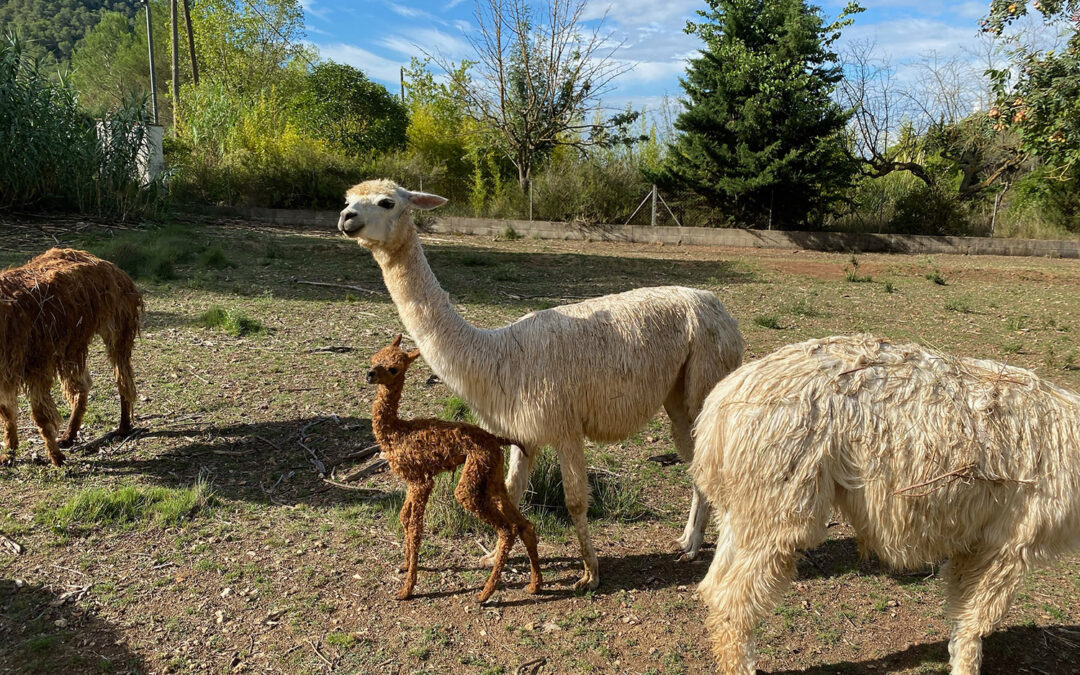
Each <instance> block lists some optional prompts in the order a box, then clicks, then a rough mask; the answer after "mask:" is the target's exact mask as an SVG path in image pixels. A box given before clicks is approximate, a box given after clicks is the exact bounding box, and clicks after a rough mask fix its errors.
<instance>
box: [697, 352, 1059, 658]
mask: <svg viewBox="0 0 1080 675" xmlns="http://www.w3.org/2000/svg"><path fill="white" fill-rule="evenodd" d="M695 434H696V438H697V446H696V455H695V457H694V462H693V466H692V473H693V475H694V479H695V481H696V483H697V485H698V487H700V488H701V490H702V492H704V494H705V495H706V497H707V498H708V499H709V500H710V501H711V502H712V505H713V507H715V509H716V520H717V523H718V526H719V530H720V532H719V535H718V541H717V547H716V555H715V557H714V558H713V562H712V565H711V566H710V568H709V572H708V574H707V575H706V576H705V579H704V581H702V582H701V587H700V590H701V594H702V596H703V597H704V599H705V602H706V604H708V606H709V618H708V620H707V626H708V628H709V630H710V632H711V633H712V641H713V648H714V650H715V652H716V656H717V659H718V661H719V665H720V670H721V672H724V673H738V674H739V675H742V674H744V673H753V672H754V666H753V654H752V644H751V635H752V631H753V630H754V626H755V625H756V624H757V622H758V620H759V619H761V618H762V616H763V615H764V614H766V613H767V612H769V611H770V610H771V609H772V608H773V606H774V605H775V604H776V602H777V601H778V599H779V597H780V595H781V594H782V593H783V591H784V589H785V587H786V586H787V584H788V581H789V580H790V578H791V575H792V573H793V572H794V569H795V563H794V561H795V555H796V553H795V552H796V550H798V549H809V548H813V547H814V546H817V545H818V544H820V543H821V542H822V541H824V539H825V527H826V523H827V520H828V518H829V514H830V511H831V510H832V508H833V507H834V506H835V507H837V508H839V510H840V512H841V513H842V514H843V515H844V516H845V517H846V518H847V519H848V520H849V522H850V523H851V524H852V526H853V527H854V528H855V531H856V533H857V535H858V537H859V539H860V543H861V545H862V547H863V548H864V549H869V550H872V551H874V552H876V553H877V554H878V555H879V556H880V557H881V559H882V560H883V561H884V562H886V563H887V564H890V565H892V566H895V567H900V568H905V567H912V566H915V565H920V564H925V563H927V562H931V561H937V560H941V559H944V558H948V559H949V563H948V565H947V567H946V569H945V578H946V582H947V591H948V616H949V617H950V619H951V620H952V621H953V622H954V628H953V632H952V639H951V640H950V642H949V654H950V661H949V662H950V664H951V666H952V672H953V675H972V674H974V673H977V672H978V671H979V666H980V663H981V661H982V637H983V636H985V635H987V634H989V633H990V632H991V631H992V630H993V629H994V627H995V626H996V625H997V623H998V621H999V620H1000V619H1001V617H1002V615H1004V613H1005V610H1006V609H1007V608H1008V606H1009V603H1010V601H1011V599H1012V596H1013V593H1014V592H1015V590H1016V588H1017V585H1018V584H1019V582H1020V578H1021V576H1022V575H1023V573H1024V572H1025V571H1026V570H1028V569H1030V568H1031V567H1033V566H1035V565H1038V564H1042V563H1045V562H1047V561H1049V560H1051V559H1052V558H1054V557H1055V556H1057V555H1060V554H1061V553H1063V552H1065V551H1067V550H1070V549H1071V548H1073V547H1074V546H1075V545H1077V544H1078V543H1080V396H1077V395H1076V394H1073V393H1070V392H1068V391H1065V390H1063V389H1060V388H1058V387H1056V386H1054V385H1052V384H1050V383H1048V382H1044V381H1042V380H1040V379H1039V378H1038V377H1036V376H1035V375H1033V374H1032V373H1030V372H1029V371H1026V370H1021V369H1019V368H1011V367H1009V366H1005V365H1002V364H999V363H995V362H993V361H976V360H973V359H955V358H950V357H947V356H943V355H940V354H936V353H933V352H930V351H927V350H925V349H923V348H921V347H918V346H915V345H893V344H891V343H889V342H887V341H884V340H880V339H877V338H874V337H870V336H865V335H861V336H855V337H833V338H825V339H821V340H811V341H809V342H804V343H802V344H796V345H791V346H788V347H784V348H783V349H780V350H779V351H777V352H775V353H773V354H771V355H769V356H766V357H765V358H763V359H761V360H759V361H756V362H754V363H750V364H748V365H746V366H743V367H742V368H740V369H739V370H737V371H735V372H734V373H732V374H731V375H730V376H729V377H727V378H726V379H725V380H724V381H723V382H721V383H720V384H719V385H717V387H716V388H715V389H713V391H712V393H711V394H709V397H708V399H707V400H706V401H705V407H704V409H703V410H702V412H701V415H700V416H699V417H698V420H697V423H696V426H695Z"/></svg>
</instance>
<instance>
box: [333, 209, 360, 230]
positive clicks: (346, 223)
mask: <svg viewBox="0 0 1080 675" xmlns="http://www.w3.org/2000/svg"><path fill="white" fill-rule="evenodd" d="M356 216H357V213H356V211H353V210H351V209H346V210H344V211H342V212H341V216H340V217H339V218H338V224H337V228H338V230H339V231H341V232H344V233H349V232H356V231H357V230H359V229H360V228H361V227H363V226H364V224H363V223H361V222H359V221H357V220H356Z"/></svg>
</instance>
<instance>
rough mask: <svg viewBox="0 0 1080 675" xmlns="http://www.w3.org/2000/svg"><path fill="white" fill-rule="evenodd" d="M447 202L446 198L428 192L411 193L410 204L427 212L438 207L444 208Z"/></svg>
mask: <svg viewBox="0 0 1080 675" xmlns="http://www.w3.org/2000/svg"><path fill="white" fill-rule="evenodd" d="M446 201H447V199H446V197H440V196H439V195H433V194H428V193H427V192H410V193H409V204H410V205H412V207H413V208H415V209H420V210H422V211H427V210H429V209H433V208H435V207H437V206H442V205H443V204H445V203H446Z"/></svg>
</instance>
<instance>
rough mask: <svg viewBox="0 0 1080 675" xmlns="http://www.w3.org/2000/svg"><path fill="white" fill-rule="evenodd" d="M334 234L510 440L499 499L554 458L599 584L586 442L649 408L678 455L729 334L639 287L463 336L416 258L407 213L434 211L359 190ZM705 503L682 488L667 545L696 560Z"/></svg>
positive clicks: (728, 326)
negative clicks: (375, 272)
mask: <svg viewBox="0 0 1080 675" xmlns="http://www.w3.org/2000/svg"><path fill="white" fill-rule="evenodd" d="M346 199H347V201H348V206H347V207H345V209H344V210H343V211H342V212H341V217H340V220H339V221H338V229H339V230H341V232H343V233H344V234H346V235H348V236H349V237H352V238H354V239H356V240H357V241H358V242H359V243H360V244H361V245H363V246H365V247H367V248H369V249H371V252H372V254H373V255H374V257H375V261H376V262H377V263H378V264H379V267H380V268H382V273H383V280H384V281H385V283H386V287H387V288H388V289H389V290H390V295H391V296H392V297H393V300H394V304H395V305H397V308H398V313H399V314H400V316H401V321H402V323H404V324H405V327H406V328H407V329H408V331H409V334H410V335H411V336H412V338H413V340H414V341H415V342H416V344H417V346H418V347H419V348H420V351H421V352H422V353H423V355H424V360H425V361H427V363H428V365H429V366H430V367H431V369H432V370H433V371H435V373H436V374H437V375H438V376H439V377H440V378H442V380H443V381H444V382H446V384H447V385H448V386H449V387H450V388H451V389H452V390H453V391H455V392H457V394H458V395H459V396H461V397H462V398H463V399H465V401H466V402H468V404H469V406H470V407H471V408H472V410H473V412H474V413H475V414H476V416H477V418H478V419H479V420H480V421H481V423H482V424H483V426H484V427H486V428H487V429H488V430H490V431H492V432H493V433H495V434H498V435H500V436H507V437H510V438H516V439H519V440H520V441H522V443H523V444H524V447H522V448H517V447H515V448H514V450H513V451H512V453H511V460H510V473H509V476H508V477H507V482H506V483H507V489H508V490H509V492H510V497H511V499H512V500H513V501H514V502H515V503H518V502H520V500H521V496H522V493H523V492H524V491H525V486H526V484H527V483H528V479H529V472H530V470H531V469H532V465H533V462H534V461H535V458H536V454H537V453H536V450H537V449H538V448H541V447H543V446H545V445H551V446H553V447H554V448H555V451H556V452H557V453H558V456H559V464H560V467H561V469H562V476H563V489H564V492H565V495H566V506H567V509H568V510H569V511H570V515H571V518H572V519H573V522H574V530H575V532H576V533H577V536H578V542H579V544H580V546H581V555H582V558H583V559H584V562H585V573H584V575H583V576H582V577H581V579H580V580H579V581H578V582H577V584H576V586H575V587H576V588H579V589H580V588H596V586H597V585H598V584H599V582H600V575H599V572H598V570H597V560H596V553H595V551H594V550H593V547H592V543H591V542H590V540H589V532H588V527H587V524H586V516H585V514H586V510H587V508H588V502H589V488H588V483H587V482H586V475H585V456H584V450H583V444H584V440H585V438H590V439H592V440H595V441H608V442H610V441H617V440H620V439H623V438H626V437H627V436H629V435H630V434H632V433H634V432H635V431H637V430H638V429H639V428H641V427H642V426H643V425H644V424H645V423H646V422H647V421H648V420H649V418H650V417H651V416H652V415H653V414H654V413H655V412H656V410H657V409H658V408H660V406H661V405H662V406H664V408H665V409H666V410H667V413H668V416H669V417H670V418H671V421H672V434H673V435H674V437H675V442H676V445H677V447H678V451H679V455H680V456H681V457H682V458H683V459H684V460H687V461H688V460H689V459H690V458H691V457H692V454H693V442H692V440H691V436H690V429H691V424H692V422H693V419H694V418H695V417H696V416H697V413H698V411H699V410H700V409H701V404H702V402H703V401H704V399H705V396H706V395H707V394H708V392H709V390H710V389H711V388H712V387H713V385H714V384H716V382H718V381H719V380H720V378H722V377H724V376H725V375H727V374H728V373H729V372H730V371H732V370H734V369H735V368H737V367H738V365H739V363H740V362H741V360H742V352H743V340H742V336H741V335H740V333H739V329H738V324H737V323H736V321H735V320H734V319H733V318H732V317H731V316H730V315H729V314H728V313H727V311H726V310H725V309H724V306H723V305H722V304H721V303H720V301H719V300H717V298H716V296H715V295H714V294H712V293H708V292H705V291H697V290H691V289H688V288H679V287H666V288H645V289H639V290H635V291H629V292H626V293H620V294H617V295H609V296H604V297H601V298H594V299H592V300H586V301H585V302H580V303H577V304H573V305H565V306H562V307H556V308H553V309H547V310H543V311H540V312H532V313H530V314H526V315H525V316H523V317H522V318H520V319H518V320H517V321H516V322H514V323H512V324H510V325H508V326H504V327H502V328H498V329H494V330H485V329H481V328H475V327H473V326H471V325H469V324H468V323H467V322H466V321H465V320H464V319H463V318H462V317H461V316H460V315H459V314H458V313H457V312H456V311H454V308H453V306H452V305H451V304H450V298H449V296H448V295H447V294H446V292H445V291H443V290H442V288H440V287H439V282H438V281H437V280H436V279H435V275H434V274H432V272H431V268H430V267H429V266H428V263H427V259H426V258H425V257H424V252H423V249H422V248H421V247H420V241H419V238H418V237H417V235H416V229H415V226H414V225H413V223H412V218H411V216H410V211H411V210H412V209H413V208H419V209H431V208H435V207H436V206H439V205H441V204H443V203H445V202H446V200H445V199H443V198H442V197H438V196H436V195H430V194H424V193H413V192H409V191H408V190H405V189H404V188H401V187H399V186H397V185H396V184H394V183H392V182H390V181H368V182H366V183H361V184H359V185H357V186H355V187H353V188H352V189H350V190H349V192H348V193H347V195H346ZM707 516H708V506H707V504H706V503H705V501H704V500H703V499H701V498H700V495H699V494H698V492H697V491H696V490H695V491H694V495H693V502H692V504H691V508H690V517H689V519H688V521H687V524H686V529H685V530H684V532H683V536H682V537H681V538H680V539H679V541H678V543H679V547H680V548H681V550H682V551H683V553H684V556H685V557H687V558H693V557H694V556H695V555H697V551H698V547H699V546H700V544H701V538H702V532H703V530H704V527H705V521H706V519H707Z"/></svg>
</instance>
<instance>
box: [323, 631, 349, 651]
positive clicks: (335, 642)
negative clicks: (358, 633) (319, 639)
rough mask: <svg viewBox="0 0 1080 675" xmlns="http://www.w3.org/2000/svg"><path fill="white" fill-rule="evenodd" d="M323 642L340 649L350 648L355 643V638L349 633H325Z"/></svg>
mask: <svg viewBox="0 0 1080 675" xmlns="http://www.w3.org/2000/svg"><path fill="white" fill-rule="evenodd" d="M324 642H326V644H328V645H332V646H334V647H339V648H341V649H351V648H352V647H353V646H355V645H356V638H355V637H354V636H353V635H350V634H349V633H327V634H326V638H325V640H324Z"/></svg>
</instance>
